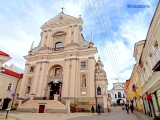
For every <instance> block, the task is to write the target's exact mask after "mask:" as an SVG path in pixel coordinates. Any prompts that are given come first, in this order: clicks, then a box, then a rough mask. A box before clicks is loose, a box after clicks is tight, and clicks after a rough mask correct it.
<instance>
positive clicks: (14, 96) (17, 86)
mask: <svg viewBox="0 0 160 120" xmlns="http://www.w3.org/2000/svg"><path fill="white" fill-rule="evenodd" d="M19 80H20V74H19V78H18V80H17V84H16V89H15V92H14V93H16V90H17V87H18V81H19ZM14 99H15V96H14V97H13V100H12V104H11V108H12V105H13V101H14Z"/></svg>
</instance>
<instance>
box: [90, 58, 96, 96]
mask: <svg viewBox="0 0 160 120" xmlns="http://www.w3.org/2000/svg"><path fill="white" fill-rule="evenodd" d="M94 64H95V63H94V57H91V58H89V69H90V72H89V74H90V81H89V82H90V83H89V85H90V97H95V80H94V72H95V71H94V70H95V65H94Z"/></svg>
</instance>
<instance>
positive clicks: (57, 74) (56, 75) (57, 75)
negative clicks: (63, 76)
mask: <svg viewBox="0 0 160 120" xmlns="http://www.w3.org/2000/svg"><path fill="white" fill-rule="evenodd" d="M54 76H55V77H60V68H56V69H55V75H54Z"/></svg>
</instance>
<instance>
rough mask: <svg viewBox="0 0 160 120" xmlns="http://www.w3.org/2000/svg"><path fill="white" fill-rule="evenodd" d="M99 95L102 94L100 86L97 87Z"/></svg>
mask: <svg viewBox="0 0 160 120" xmlns="http://www.w3.org/2000/svg"><path fill="white" fill-rule="evenodd" d="M97 95H101V88H100V87H98V88H97Z"/></svg>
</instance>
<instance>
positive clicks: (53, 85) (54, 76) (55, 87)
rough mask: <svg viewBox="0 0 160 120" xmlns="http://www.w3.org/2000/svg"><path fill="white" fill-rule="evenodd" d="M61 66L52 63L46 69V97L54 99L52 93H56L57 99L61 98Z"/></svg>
mask: <svg viewBox="0 0 160 120" xmlns="http://www.w3.org/2000/svg"><path fill="white" fill-rule="evenodd" d="M62 81H63V67H62V66H61V65H53V66H52V67H51V68H50V69H49V71H48V89H47V93H48V94H47V95H46V97H49V99H54V95H58V100H61V95H62V94H61V93H62V83H63V82H62Z"/></svg>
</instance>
